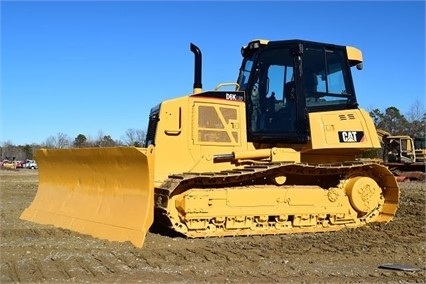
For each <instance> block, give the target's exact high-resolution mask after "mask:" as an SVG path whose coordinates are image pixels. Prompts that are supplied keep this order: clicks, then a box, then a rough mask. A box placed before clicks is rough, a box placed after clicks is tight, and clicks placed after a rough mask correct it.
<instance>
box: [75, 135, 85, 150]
mask: <svg viewBox="0 0 426 284" xmlns="http://www.w3.org/2000/svg"><path fill="white" fill-rule="evenodd" d="M86 141H87V138H86V136H85V135H83V134H78V135H77V137H75V139H74V143H73V145H74V147H76V148H82V147H84V146H86Z"/></svg>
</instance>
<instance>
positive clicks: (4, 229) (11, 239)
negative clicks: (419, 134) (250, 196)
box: [0, 170, 426, 283]
mask: <svg viewBox="0 0 426 284" xmlns="http://www.w3.org/2000/svg"><path fill="white" fill-rule="evenodd" d="M37 178H38V176H37V171H31V170H20V171H6V170H1V171H0V200H1V224H0V228H1V240H0V249H1V261H0V265H1V277H0V282H1V283H18V282H19V283H28V282H37V283H40V282H48V283H63V282H78V283H81V282H84V283H92V282H97V283H99V282H118V283H135V282H143V283H274V282H279V283H426V279H425V278H426V230H425V224H426V223H425V217H426V214H425V213H426V211H425V193H426V186H425V184H424V183H419V182H411V183H410V182H408V183H407V182H406V183H401V184H400V185H401V195H402V197H401V202H400V207H399V210H398V212H397V215H396V217H395V218H394V220H393V221H392V222H390V223H388V224H373V225H369V226H366V227H362V228H357V229H345V230H342V231H339V232H330V233H316V234H298V235H280V236H253V237H236V238H232V237H227V238H209V239H185V238H182V237H171V236H165V235H162V234H159V233H149V234H148V236H147V239H146V242H145V244H144V247H143V248H142V249H137V248H135V247H134V246H133V245H132V244H130V243H128V242H126V243H116V242H108V241H104V240H99V239H95V238H92V237H89V236H85V235H80V234H77V233H74V232H71V231H68V230H63V229H57V228H54V227H53V226H44V225H38V224H34V223H31V222H27V221H22V220H20V219H19V216H20V214H21V213H22V211H23V210H24V209H25V208H26V207H27V206H28V205H29V204H30V203H31V201H32V200H33V198H34V196H35V194H36V190H37ZM389 263H395V264H402V265H409V266H412V267H415V268H417V269H419V270H417V271H411V272H405V271H398V270H389V269H382V268H379V266H380V265H382V264H389Z"/></svg>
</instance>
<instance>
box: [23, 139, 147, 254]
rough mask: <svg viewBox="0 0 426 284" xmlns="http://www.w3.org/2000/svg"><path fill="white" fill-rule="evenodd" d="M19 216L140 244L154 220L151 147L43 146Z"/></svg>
mask: <svg viewBox="0 0 426 284" xmlns="http://www.w3.org/2000/svg"><path fill="white" fill-rule="evenodd" d="M36 160H37V163H38V166H39V187H38V191H37V194H36V196H35V198H34V200H33V202H32V204H31V205H30V206H29V207H28V208H27V209H25V211H24V212H23V213H22V214H21V216H20V218H21V219H23V220H28V221H32V222H35V223H39V224H50V225H54V226H56V227H60V228H64V229H69V230H72V231H76V232H79V233H83V234H88V235H92V236H94V237H97V238H100V239H107V240H110V241H120V242H124V241H130V242H132V243H133V244H134V245H135V246H136V247H139V248H140V247H142V246H143V243H144V239H145V235H146V233H147V231H148V230H149V227H150V226H151V225H152V223H153V220H154V183H153V177H154V175H153V170H154V165H153V163H154V148H153V147H152V146H151V147H149V148H135V147H117V148H84V149H50V150H47V149H42V150H39V151H38V152H37V153H36Z"/></svg>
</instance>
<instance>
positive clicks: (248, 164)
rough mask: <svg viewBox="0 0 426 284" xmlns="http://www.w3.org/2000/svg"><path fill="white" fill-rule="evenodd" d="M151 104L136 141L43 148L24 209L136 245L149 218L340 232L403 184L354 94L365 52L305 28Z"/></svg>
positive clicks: (190, 230)
mask: <svg viewBox="0 0 426 284" xmlns="http://www.w3.org/2000/svg"><path fill="white" fill-rule="evenodd" d="M190 50H191V51H192V52H193V53H194V62H195V64H194V65H195V68H194V85H193V92H192V94H189V95H186V96H182V97H178V98H175V99H170V100H166V101H163V102H161V103H159V104H158V105H156V106H154V107H152V108H151V111H150V114H149V123H148V128H147V135H146V141H145V145H144V147H143V148H136V147H113V148H87V149H42V150H40V151H38V152H37V153H36V159H37V162H38V165H39V187H38V191H37V194H36V196H35V199H34V200H33V202H32V204H31V205H30V206H29V207H28V208H27V209H26V210H25V211H24V212H23V213H22V215H21V219H24V220H29V221H33V222H36V223H40V224H51V225H54V226H57V227H61V228H65V229H70V230H73V231H77V232H80V233H83V234H89V235H92V236H94V237H97V238H101V239H107V240H111V241H130V242H132V243H133V244H134V245H135V246H137V247H142V246H143V243H144V239H145V235H146V233H147V232H148V230H149V229H150V228H151V226H152V225H153V223H155V225H156V226H157V225H158V226H163V227H165V228H169V229H172V230H174V231H176V232H178V233H180V234H181V235H183V236H185V237H188V238H198V237H200V238H204V237H214V236H238V235H244V236H246V235H268V234H287V233H303V232H323V231H334V230H339V229H342V228H352V227H359V226H363V225H365V224H368V223H370V222H388V221H391V220H392V218H393V217H394V215H395V212H396V211H397V208H398V202H399V187H398V183H397V182H396V180H395V177H394V176H393V175H392V173H391V172H390V171H389V170H388V168H387V167H386V166H384V165H381V164H379V163H375V162H367V161H364V162H361V161H358V160H357V157H358V156H359V155H360V154H362V153H363V151H366V150H371V149H374V148H380V143H379V138H378V135H377V132H376V129H375V126H374V124H373V122H372V119H371V118H370V116H369V114H368V113H367V112H366V111H364V110H363V109H361V108H359V107H358V103H357V99H356V96H355V89H354V84H353V80H352V75H351V69H352V67H356V68H357V69H362V63H363V59H362V53H361V51H360V50H359V49H357V48H354V47H350V46H340V45H335V44H327V43H320V42H313V41H306V40H278V41H268V40H253V41H250V42H249V43H248V44H247V45H246V46H243V47H242V49H241V54H242V57H243V59H242V64H241V68H240V70H239V76H238V79H237V81H236V82H235V83H224V84H219V85H218V87H216V88H215V89H214V90H213V91H203V90H202V82H201V77H202V74H201V73H202V72H201V70H202V54H201V50H200V49H199V48H198V47H197V46H196V45H194V44H192V43H191V44H190Z"/></svg>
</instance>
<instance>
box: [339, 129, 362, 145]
mask: <svg viewBox="0 0 426 284" xmlns="http://www.w3.org/2000/svg"><path fill="white" fill-rule="evenodd" d="M339 141H340V142H343V143H357V142H362V141H364V131H339Z"/></svg>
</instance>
